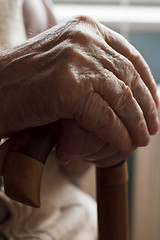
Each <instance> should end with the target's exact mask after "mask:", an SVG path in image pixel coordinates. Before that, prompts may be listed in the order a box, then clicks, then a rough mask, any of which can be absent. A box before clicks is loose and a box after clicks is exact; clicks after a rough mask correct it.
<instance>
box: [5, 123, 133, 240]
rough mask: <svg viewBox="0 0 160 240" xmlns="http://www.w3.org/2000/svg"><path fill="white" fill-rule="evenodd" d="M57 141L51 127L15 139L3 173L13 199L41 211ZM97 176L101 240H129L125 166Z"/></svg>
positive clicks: (124, 164)
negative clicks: (46, 165)
mask: <svg viewBox="0 0 160 240" xmlns="http://www.w3.org/2000/svg"><path fill="white" fill-rule="evenodd" d="M23 138H24V139H25V141H23ZM20 140H21V141H20ZM56 141H57V138H56V136H55V135H54V133H53V131H52V130H51V128H50V127H49V126H45V127H38V128H33V129H31V130H30V131H29V132H28V130H26V131H23V132H21V133H20V134H18V135H17V136H16V141H14V143H13V145H12V146H11V151H10V153H9V155H8V158H7V161H6V165H5V170H4V188H5V192H6V194H7V195H8V196H9V197H10V198H12V199H14V200H16V201H18V202H21V203H24V204H27V205H29V206H33V207H40V184H41V178H42V172H43V167H44V163H45V160H46V158H47V156H48V154H49V152H50V151H51V149H52V148H53V146H54V144H55V143H56ZM20 142H21V144H20ZM96 172H97V205H98V232H99V240H128V239H129V236H128V194H127V180H128V174H127V165H126V162H123V163H122V164H120V165H118V166H115V167H111V168H97V170H96Z"/></svg>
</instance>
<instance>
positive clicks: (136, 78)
mask: <svg viewBox="0 0 160 240" xmlns="http://www.w3.org/2000/svg"><path fill="white" fill-rule="evenodd" d="M140 86H141V79H140V75H139V74H138V72H137V71H136V70H135V71H134V72H133V76H132V79H131V83H130V87H131V89H132V90H135V89H137V88H139V87H140Z"/></svg>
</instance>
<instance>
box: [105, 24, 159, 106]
mask: <svg viewBox="0 0 160 240" xmlns="http://www.w3.org/2000/svg"><path fill="white" fill-rule="evenodd" d="M101 27H102V29H103V34H104V37H105V40H106V42H107V43H108V44H109V45H110V46H111V47H112V48H113V49H115V50H116V51H117V52H119V53H120V54H122V55H124V56H125V57H126V58H127V59H129V60H130V61H131V62H132V63H133V65H134V67H135V69H136V70H137V72H138V73H139V74H140V76H141V78H142V79H143V81H144V83H145V84H146V86H147V87H148V88H149V90H150V92H151V94H152V97H153V99H154V101H155V103H156V106H158V103H159V100H158V95H157V88H156V83H155V80H154V78H153V76H152V73H151V71H150V68H149V67H148V64H147V63H146V61H145V60H144V58H143V57H142V56H141V54H140V53H139V52H138V51H137V50H136V49H135V48H134V47H133V46H132V45H131V44H130V43H129V42H128V41H127V40H126V39H125V38H124V37H123V36H122V35H120V34H119V33H117V32H115V31H113V30H111V29H109V28H106V27H104V26H103V25H101Z"/></svg>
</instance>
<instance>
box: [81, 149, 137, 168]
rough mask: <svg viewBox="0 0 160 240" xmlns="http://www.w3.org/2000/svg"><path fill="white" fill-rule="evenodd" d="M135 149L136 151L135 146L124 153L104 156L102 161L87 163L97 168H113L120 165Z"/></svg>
mask: <svg viewBox="0 0 160 240" xmlns="http://www.w3.org/2000/svg"><path fill="white" fill-rule="evenodd" d="M135 149H136V146H132V148H131V149H130V150H129V151H128V152H126V153H119V152H116V153H115V154H112V155H111V156H108V157H107V156H105V157H104V158H102V159H96V160H92V161H91V160H87V161H88V162H90V163H92V164H94V165H96V166H97V167H113V166H115V165H118V164H119V163H121V162H122V161H123V160H124V159H126V158H128V157H130V156H131V155H132V153H133V152H134V150H135ZM85 160H86V159H85Z"/></svg>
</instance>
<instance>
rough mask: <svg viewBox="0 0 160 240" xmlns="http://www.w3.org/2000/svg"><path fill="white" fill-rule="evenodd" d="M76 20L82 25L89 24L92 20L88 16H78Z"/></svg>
mask: <svg viewBox="0 0 160 240" xmlns="http://www.w3.org/2000/svg"><path fill="white" fill-rule="evenodd" d="M76 19H77V20H78V21H79V22H83V23H90V22H92V21H93V19H92V18H91V17H90V16H87V15H79V16H77V17H76Z"/></svg>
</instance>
